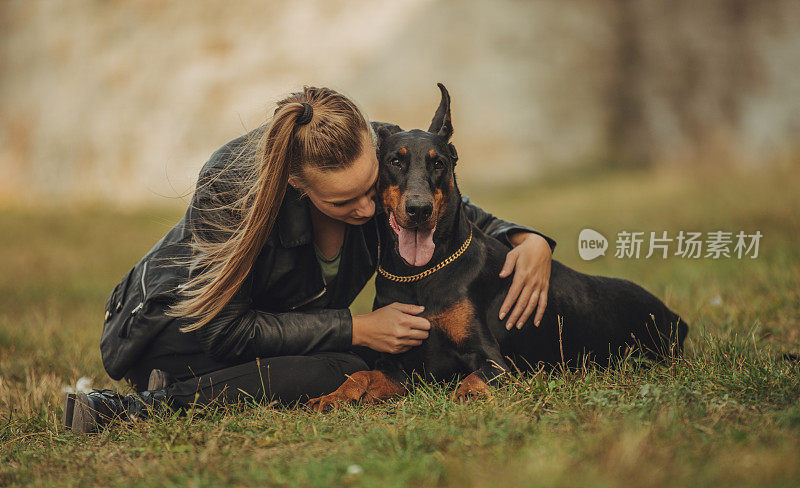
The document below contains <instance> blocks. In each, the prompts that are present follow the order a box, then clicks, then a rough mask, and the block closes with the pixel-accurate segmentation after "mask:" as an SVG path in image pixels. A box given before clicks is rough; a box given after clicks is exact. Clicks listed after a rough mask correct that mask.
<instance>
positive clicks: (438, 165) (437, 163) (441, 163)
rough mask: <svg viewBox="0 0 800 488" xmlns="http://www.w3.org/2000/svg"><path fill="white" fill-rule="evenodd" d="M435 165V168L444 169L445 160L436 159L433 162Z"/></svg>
mask: <svg viewBox="0 0 800 488" xmlns="http://www.w3.org/2000/svg"><path fill="white" fill-rule="evenodd" d="M433 167H434V169H444V161H442V160H441V159H437V160H436V161H434V162H433Z"/></svg>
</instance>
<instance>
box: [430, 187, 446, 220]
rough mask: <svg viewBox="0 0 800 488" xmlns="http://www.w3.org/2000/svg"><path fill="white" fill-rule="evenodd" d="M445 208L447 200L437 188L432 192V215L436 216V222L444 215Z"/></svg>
mask: <svg viewBox="0 0 800 488" xmlns="http://www.w3.org/2000/svg"><path fill="white" fill-rule="evenodd" d="M446 207H447V198H445V195H444V192H442V189H441V188H437V189H436V190H435V191H434V192H433V215H435V216H436V221H437V222H438V221H439V219H440V218H442V215H444V210H445V208H446Z"/></svg>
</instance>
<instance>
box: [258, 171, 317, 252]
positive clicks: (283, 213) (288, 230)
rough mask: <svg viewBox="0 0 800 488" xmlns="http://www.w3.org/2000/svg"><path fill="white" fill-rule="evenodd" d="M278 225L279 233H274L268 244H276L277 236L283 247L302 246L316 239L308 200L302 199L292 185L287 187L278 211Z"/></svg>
mask: <svg viewBox="0 0 800 488" xmlns="http://www.w3.org/2000/svg"><path fill="white" fill-rule="evenodd" d="M276 225H277V227H278V232H272V235H271V236H270V238H268V239H267V243H272V244H273V245H274V244H276V242H275V239H276V238H275V234H277V238H278V239H280V243H281V246H282V247H297V246H302V245H303V244H308V243H309V242H311V240H312V239H313V238H314V230H313V227H312V226H311V213H310V211H309V209H308V200H307V199H305V198H302V197H301V195H300V192H299V191H297V190H295V189H294V188H293V187H292V186H291V185H287V186H286V194H285V195H284V197H283V202H282V203H281V209H280V210H279V211H278V220H277V221H276Z"/></svg>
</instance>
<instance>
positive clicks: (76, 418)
mask: <svg viewBox="0 0 800 488" xmlns="http://www.w3.org/2000/svg"><path fill="white" fill-rule="evenodd" d="M103 420H110V419H105V416H104V415H101V414H100V412H98V411H97V410H96V409H95V408H93V407H92V406H91V402H90V401H89V399H88V397H87V396H86V393H78V394H77V395H75V403H74V407H73V409H72V431H73V432H81V433H83V434H92V433H95V432H98V431H99V430H100V428H101V427H102V425H103V423H104V422H103Z"/></svg>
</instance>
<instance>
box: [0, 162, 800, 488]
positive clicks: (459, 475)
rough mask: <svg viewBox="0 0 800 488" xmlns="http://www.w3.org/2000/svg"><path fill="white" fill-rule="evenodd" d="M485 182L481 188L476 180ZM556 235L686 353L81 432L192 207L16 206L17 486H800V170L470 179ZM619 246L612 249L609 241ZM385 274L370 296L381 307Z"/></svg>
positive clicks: (2, 390)
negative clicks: (694, 238) (599, 253)
mask: <svg viewBox="0 0 800 488" xmlns="http://www.w3.org/2000/svg"><path fill="white" fill-rule="evenodd" d="M465 190H467V189H465ZM465 193H469V194H470V196H471V197H472V199H473V200H474V201H475V202H478V203H479V204H480V205H481V206H482V207H484V208H485V209H489V210H491V211H492V212H494V213H496V214H498V215H501V216H503V217H504V218H508V219H510V220H514V221H518V222H521V223H527V224H531V225H534V226H535V227H536V228H538V229H541V230H542V231H544V232H545V233H547V234H548V235H550V236H552V237H554V238H555V239H556V240H557V241H558V247H557V249H556V254H555V257H556V259H559V260H561V261H562V262H564V263H565V264H568V265H570V266H573V267H575V268H577V269H579V270H581V271H584V272H588V273H592V274H604V275H613V276H621V277H625V278H629V279H632V280H634V281H636V282H638V283H640V284H642V285H643V286H645V287H646V288H648V289H649V290H651V291H652V292H654V293H655V294H657V295H658V296H660V297H662V298H663V299H664V300H665V301H666V302H667V304H668V305H669V306H670V307H671V308H673V309H674V310H676V311H677V312H679V313H680V314H681V315H682V316H683V317H684V318H685V319H686V320H687V321H688V322H689V324H690V326H691V329H690V334H689V339H688V341H687V353H686V357H685V358H684V359H682V360H679V361H676V362H675V363H673V364H670V365H665V366H659V367H654V368H651V369H648V370H634V369H632V368H630V367H629V365H623V367H621V368H620V369H616V370H597V369H585V370H580V371H572V372H559V371H556V372H553V373H548V374H545V373H540V374H537V375H533V374H528V375H520V376H516V377H512V378H509V379H508V380H507V381H506V382H505V383H504V384H503V385H501V386H500V387H499V388H498V389H497V390H496V392H495V394H494V396H493V397H492V398H490V399H482V400H478V401H475V402H473V403H470V404H466V405H460V404H454V403H452V402H450V401H449V399H448V393H449V389H450V388H452V385H444V386H440V385H425V384H420V385H418V388H416V389H415V390H414V392H413V393H412V394H411V395H410V396H408V397H407V398H404V399H402V400H399V401H394V402H390V403H388V404H385V405H381V406H353V407H349V408H345V409H343V410H341V411H337V412H333V413H329V414H315V413H309V412H306V411H304V410H287V409H276V408H271V407H270V406H263V405H262V406H255V407H252V406H246V405H245V406H239V407H229V408H226V409H224V410H223V409H217V410H212V411H208V412H206V413H205V415H204V416H198V415H190V416H185V417H177V416H175V417H172V416H169V415H163V416H160V417H159V418H157V419H154V420H153V421H151V422H146V423H136V424H130V425H119V426H116V427H115V428H113V429H109V430H106V431H104V432H102V433H101V434H99V435H92V436H82V435H76V434H73V433H71V432H69V431H66V432H65V431H64V430H63V429H62V428H61V427H60V426H59V420H60V417H61V399H62V396H63V394H62V393H61V388H62V387H63V386H65V385H74V384H75V382H76V380H77V379H78V378H79V377H80V376H89V377H91V378H93V380H94V386H96V387H111V388H116V389H121V390H126V388H127V385H124V384H122V383H115V382H113V381H111V380H110V379H109V378H108V377H107V376H106V375H105V373H104V371H103V368H102V365H101V363H100V356H99V348H98V342H99V336H100V324H101V322H102V319H101V317H102V309H103V305H104V303H105V299H106V297H107V294H108V292H110V290H111V288H112V287H113V285H114V284H115V283H116V282H117V281H118V280H119V279H120V278H121V277H122V275H123V274H124V273H125V271H126V270H127V269H128V268H129V267H130V266H131V265H132V264H133V263H134V262H135V261H136V260H138V258H139V257H140V256H141V255H142V254H144V253H145V252H146V251H147V250H148V249H149V248H150V247H151V246H152V244H153V243H155V242H156V240H158V238H160V237H161V235H163V234H164V233H165V232H166V231H167V230H168V229H169V227H170V226H171V225H172V224H173V223H174V222H176V221H177V220H178V219H179V218H180V216H181V215H182V213H183V209H182V208H178V207H176V206H174V205H172V206H168V207H158V208H155V207H153V208H141V209H137V210H135V211H121V210H115V209H113V208H108V207H104V206H91V207H86V206H82V207H62V208H52V207H51V208H3V209H0V227H2V229H3V232H2V233H0V250H1V251H2V253H0V269H2V273H0V485H5V484H9V485H33V486H47V485H58V486H88V485H91V486H108V485H112V484H113V485H115V486H134V485H135V486H187V485H188V486H249V485H258V486H331V485H347V486H375V485H380V486H383V487H391V486H409V485H414V486H420V487H425V486H554V485H555V486H564V485H566V486H675V485H691V486H712V485H713V486H717V485H739V486H796V485H797V484H798V483H800V463H797V459H800V401H799V400H800V375H799V374H798V373H800V366H798V364H796V363H792V362H787V361H783V360H781V359H779V355H780V354H781V353H783V352H787V351H798V350H800V327H798V326H799V325H800V314H798V303H800V286H799V285H800V246H798V244H799V243H800V225H799V223H800V218H798V209H800V168H797V167H792V168H786V169H783V170H777V171H775V172H770V173H758V174H752V173H751V174H737V173H732V172H727V173H725V174H724V175H722V176H718V175H715V174H711V173H707V172H696V173H693V174H691V175H687V174H681V173H679V172H677V171H660V172H637V173H620V174H607V175H595V176H593V177H592V179H591V180H588V179H580V178H573V179H569V180H561V181H559V180H554V181H551V182H549V183H548V184H547V185H546V187H545V186H544V185H542V186H537V185H520V186H518V187H515V188H505V189H503V191H498V190H497V189H494V190H490V189H471V190H470V191H465ZM584 227H591V228H593V229H595V230H598V231H600V232H601V233H603V234H605V235H606V236H607V237H609V238H610V240H612V241H613V237H614V236H615V234H616V233H617V232H619V231H621V230H628V231H634V230H643V231H647V232H649V231H662V230H668V231H670V234H675V233H676V232H677V231H678V230H699V231H703V232H707V231H713V230H719V229H723V230H731V231H738V230H744V231H746V232H753V231H755V230H760V231H761V233H762V234H763V235H764V237H763V238H762V241H761V247H760V251H759V257H758V258H757V259H742V260H738V259H735V258H734V259H721V260H711V259H699V260H686V259H681V258H677V257H670V258H668V259H661V258H650V259H638V260H636V259H617V258H614V257H613V252H609V253H608V254H607V255H606V256H605V257H601V258H599V259H597V260H595V261H590V262H583V261H581V260H580V259H579V258H578V255H577V242H576V241H577V235H578V232H579V231H580V229H582V228H584ZM612 250H613V249H612ZM370 293H371V291H370V290H369V289H367V290H365V293H364V294H362V296H361V297H360V298H359V299H358V300H357V301H356V303H355V304H354V306H353V308H354V311H356V312H360V311H365V310H367V309H368V307H369V304H370V302H371V299H370V296H369V295H370Z"/></svg>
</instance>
